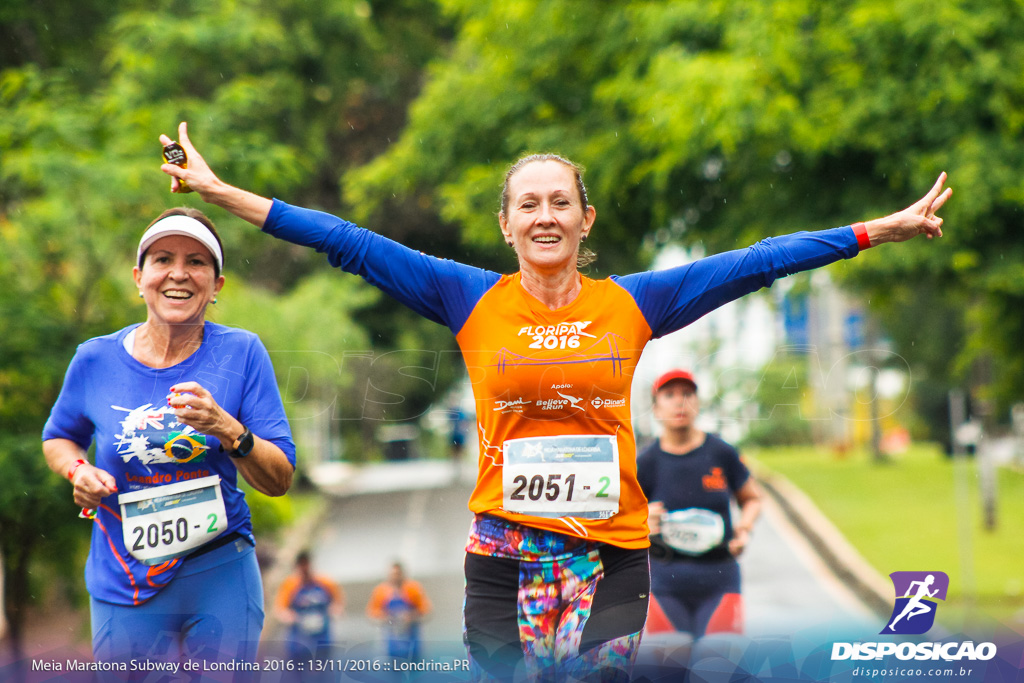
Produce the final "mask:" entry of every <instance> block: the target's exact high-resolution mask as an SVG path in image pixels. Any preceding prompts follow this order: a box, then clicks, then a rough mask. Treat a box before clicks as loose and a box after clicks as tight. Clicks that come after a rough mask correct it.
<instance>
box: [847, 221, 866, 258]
mask: <svg viewBox="0 0 1024 683" xmlns="http://www.w3.org/2000/svg"><path fill="white" fill-rule="evenodd" d="M850 227H851V228H853V234H854V235H856V236H857V246H858V247H860V250H861V251H864V250H865V249H869V248H870V247H871V239H870V238H869V237H868V228H867V226H866V225H864V224H863V223H854V224H853V225H851V226H850Z"/></svg>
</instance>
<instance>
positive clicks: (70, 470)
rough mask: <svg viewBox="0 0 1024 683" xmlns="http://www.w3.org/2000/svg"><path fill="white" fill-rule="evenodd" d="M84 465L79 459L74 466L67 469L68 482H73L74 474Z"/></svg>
mask: <svg viewBox="0 0 1024 683" xmlns="http://www.w3.org/2000/svg"><path fill="white" fill-rule="evenodd" d="M84 464H85V461H84V460H82V459H81V458H79V459H78V460H76V461H75V464H74V465H72V466H71V467H70V468H68V481H70V482H74V480H75V472H76V471H78V468H79V467H81V466H82V465H84Z"/></svg>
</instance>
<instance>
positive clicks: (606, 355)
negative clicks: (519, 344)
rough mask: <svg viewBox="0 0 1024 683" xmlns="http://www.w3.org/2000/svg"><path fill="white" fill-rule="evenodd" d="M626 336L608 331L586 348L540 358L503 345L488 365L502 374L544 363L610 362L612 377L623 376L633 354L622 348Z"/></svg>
mask: <svg viewBox="0 0 1024 683" xmlns="http://www.w3.org/2000/svg"><path fill="white" fill-rule="evenodd" d="M623 341H625V338H624V337H622V336H620V335H617V334H615V333H613V332H607V333H605V335H604V336H603V337H601V338H600V339H598V340H597V341H595V342H594V343H593V344H591V345H590V346H589V347H587V348H585V349H576V350H574V351H573V352H572V353H570V354H568V355H565V356H560V357H558V358H538V357H535V356H524V355H522V354H521V353H516V352H515V351H510V350H509V349H508V348H506V347H502V349H501V350H500V351H498V352H497V353H496V354H494V358H493V359H492V360H493V362H492V363H491V364H490V365H489V366H488V367H492V368H498V372H499V373H500V374H505V371H506V370H508V369H510V368H519V367H527V366H543V365H574V364H577V363H601V362H608V363H611V366H612V377H618V376H621V375H622V373H623V363H624V361H627V360H630V359H631V358H632V356H624V355H622V354H623V352H622V351H621V349H620V346H621V344H622V342H623Z"/></svg>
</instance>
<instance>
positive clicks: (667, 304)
mask: <svg viewBox="0 0 1024 683" xmlns="http://www.w3.org/2000/svg"><path fill="white" fill-rule="evenodd" d="M945 182H946V174H945V173H942V174H941V175H940V176H939V179H938V180H937V181H936V182H935V185H933V186H932V189H931V190H929V191H928V194H926V195H925V196H924V197H922V198H921V199H920V200H918V201H917V202H916V203H914V204H913V205H911V206H909V207H907V208H906V209H903V210H902V211H897V212H896V213H893V214H890V215H888V216H885V217H884V218H876V219H874V220H870V221H866V222H864V223H855V224H854V225H852V226H845V227H842V228H832V229H831V230H819V231H816V232H797V233H793V234H791V235H782V236H780V237H769V238H766V239H763V240H761V241H760V242H758V243H757V244H755V245H753V246H750V247H747V248H746V249H737V250H735V251H728V252H724V253H721V254H715V255H713V256H708V257H706V258H702V259H699V260H697V261H694V262H693V263H688V264H686V265H684V266H679V267H677V268H671V269H669V270H661V271H656V272H655V271H648V272H644V273H636V274H633V275H626V276H623V277H620V278H616V277H614V276H613V279H614V280H615V281H616V282H618V283H619V284H621V285H622V286H623V287H624V288H625V289H626V290H627V291H629V292H630V294H632V296H633V298H634V300H635V301H636V302H637V304H638V305H639V306H640V310H641V311H643V313H644V316H645V317H646V319H647V322H648V324H649V325H650V326H651V330H652V333H653V336H655V337H660V336H662V335H664V334H668V333H669V332H674V331H675V330H678V329H681V328H683V327H685V326H686V325H689V324H690V323H692V322H693V321H694V320H697V319H698V318H700V317H701V316H703V315H705V314H706V313H709V312H710V311H713V310H714V309H716V308H718V307H719V306H721V305H723V304H726V303H728V302H730V301H733V300H735V299H738V298H740V297H741V296H744V295H746V294H749V293H751V292H755V291H757V290H759V289H761V288H762V287H770V286H771V285H772V283H773V282H774V281H775V280H776V279H778V278H781V277H785V276H787V275H792V274H793V273H798V272H801V271H805V270H812V269H814V268H820V267H822V266H825V265H828V264H829V263H832V262H834V261H838V260H839V259H843V258H853V257H854V256H856V255H857V253H858V252H859V251H862V250H863V249H866V248H867V247H870V246H874V245H877V244H882V243H884V242H905V241H907V240H909V239H913V238H914V237H917V236H918V235H927V236H928V237H929V238H932V237H939V236H941V235H942V219H941V218H939V217H938V216H936V215H935V212H936V211H938V210H939V209H940V208H941V207H942V205H943V204H945V203H946V200H947V199H949V197H950V196H951V195H952V193H953V190H952V189H950V188H946V189H943V185H944V184H945Z"/></svg>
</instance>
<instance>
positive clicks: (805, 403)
mask: <svg viewBox="0 0 1024 683" xmlns="http://www.w3.org/2000/svg"><path fill="white" fill-rule="evenodd" d="M807 366H808V363H807V358H806V357H804V356H799V355H794V354H786V353H781V354H779V355H777V356H775V357H774V358H772V360H771V361H770V362H769V363H768V364H767V365H766V366H765V367H764V369H763V370H762V372H761V376H760V377H759V378H758V380H757V386H756V388H755V389H754V392H753V399H754V402H755V403H756V404H757V408H758V411H757V412H758V417H757V420H756V421H753V422H751V423H750V430H749V431H748V432H747V435H746V437H745V438H744V441H743V443H744V446H761V447H765V448H767V447H773V446H794V445H801V444H808V443H811V441H812V436H813V435H812V432H811V423H810V420H811V419H814V418H815V417H820V416H818V415H815V414H814V412H815V411H814V408H813V407H812V406H813V391H812V389H811V386H810V373H809V371H808V367H807Z"/></svg>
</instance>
